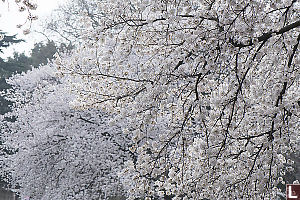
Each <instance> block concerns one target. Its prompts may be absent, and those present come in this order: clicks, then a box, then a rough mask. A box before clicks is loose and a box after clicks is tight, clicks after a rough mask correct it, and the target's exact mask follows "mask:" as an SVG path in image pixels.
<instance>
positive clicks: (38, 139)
mask: <svg viewBox="0 0 300 200" xmlns="http://www.w3.org/2000/svg"><path fill="white" fill-rule="evenodd" d="M55 71H56V70H55V68H53V67H51V66H50V65H46V66H44V67H41V68H39V69H38V68H34V69H32V70H31V71H29V72H27V73H26V74H24V73H23V74H19V75H15V76H13V77H12V78H10V79H9V80H7V81H8V83H9V84H11V85H12V87H13V89H12V90H11V91H7V92H6V94H5V95H6V98H7V99H8V100H11V101H13V102H16V103H15V104H14V106H13V107H12V112H10V113H8V114H6V115H4V116H2V122H1V141H3V145H2V146H1V149H2V152H6V153H5V154H3V153H2V155H1V162H0V163H1V169H2V171H1V175H2V176H4V177H6V182H8V183H9V184H10V186H11V189H12V190H13V191H15V192H18V193H19V194H20V196H21V197H30V199H39V200H41V199H107V198H108V197H111V196H118V195H122V194H123V187H122V185H121V183H120V180H119V178H118V175H117V173H118V172H119V171H120V169H121V166H122V165H123V164H124V161H125V160H127V159H128V158H127V157H128V155H129V150H128V146H127V145H128V144H129V139H128V136H127V135H124V134H123V133H121V131H120V128H119V127H118V126H116V125H113V124H110V125H108V123H110V122H109V118H108V117H107V114H105V113H104V112H101V111H99V110H95V109H88V110H84V111H75V110H73V109H72V108H70V106H69V104H68V102H69V101H70V100H71V99H72V98H73V97H72V95H71V94H70V93H69V92H68V91H66V90H65V86H64V85H65V83H66V80H65V79H60V78H58V77H56V76H55Z"/></svg>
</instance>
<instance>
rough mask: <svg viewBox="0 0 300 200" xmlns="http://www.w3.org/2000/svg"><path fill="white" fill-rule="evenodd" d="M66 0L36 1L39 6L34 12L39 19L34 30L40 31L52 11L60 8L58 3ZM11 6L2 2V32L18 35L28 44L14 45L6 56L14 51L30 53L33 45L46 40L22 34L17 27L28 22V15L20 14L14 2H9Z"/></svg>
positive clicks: (0, 4) (36, 35) (0, 9)
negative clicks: (39, 28) (39, 27)
mask: <svg viewBox="0 0 300 200" xmlns="http://www.w3.org/2000/svg"><path fill="white" fill-rule="evenodd" d="M64 1H65V0H60V1H59V0H35V2H36V3H37V4H38V8H37V10H36V11H34V14H36V15H38V17H39V19H38V20H37V21H35V22H34V24H33V25H34V26H33V28H32V30H33V31H34V30H35V29H37V30H38V26H40V25H41V24H42V22H43V20H44V19H45V18H46V17H47V16H49V15H50V14H51V11H52V10H54V9H55V8H57V7H58V2H60V3H61V2H64ZM8 2H10V3H9V4H7V2H6V3H2V1H1V2H0V15H1V17H0V30H1V31H4V32H8V34H10V35H13V34H18V36H17V37H18V38H22V39H25V40H26V41H27V42H26V43H24V42H23V43H22V44H18V45H14V46H12V47H11V48H9V49H8V50H7V51H5V55H6V56H8V55H12V52H13V51H14V50H17V51H19V52H23V51H27V52H28V51H29V50H30V49H31V48H32V47H33V44H34V43H36V42H39V41H41V40H43V39H45V38H43V36H42V35H38V34H29V35H26V36H24V35H23V33H22V29H18V28H17V27H16V26H17V25H18V24H23V23H24V22H25V20H26V17H27V16H26V13H20V12H18V7H17V6H16V4H15V2H14V0H8Z"/></svg>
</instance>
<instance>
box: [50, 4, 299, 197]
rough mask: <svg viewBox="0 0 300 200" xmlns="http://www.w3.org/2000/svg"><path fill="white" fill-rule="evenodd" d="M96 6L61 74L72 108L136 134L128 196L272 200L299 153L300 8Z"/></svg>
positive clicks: (126, 178)
mask: <svg viewBox="0 0 300 200" xmlns="http://www.w3.org/2000/svg"><path fill="white" fill-rule="evenodd" d="M98 5H99V6H98V8H99V13H102V15H101V16H100V18H101V20H100V21H99V24H98V26H96V27H95V26H93V21H92V20H91V18H89V17H88V16H87V17H86V19H85V21H84V23H85V24H86V29H85V31H84V32H82V33H81V34H82V38H84V42H83V43H82V45H81V46H80V47H78V49H77V50H76V51H74V52H73V54H72V56H60V57H58V58H57V59H56V61H55V65H56V67H57V68H58V70H59V76H67V77H69V82H70V85H69V86H68V87H69V89H70V90H71V91H72V92H73V93H74V95H75V96H76V99H75V100H74V101H72V102H71V105H72V106H73V108H75V109H87V110H89V109H92V108H93V109H99V110H101V111H103V112H106V113H109V114H110V116H112V117H111V118H112V121H114V122H115V123H116V124H119V125H120V126H121V127H122V131H123V132H124V133H125V134H128V135H130V136H132V142H133V143H134V145H133V146H131V147H130V151H131V152H132V153H134V154H135V155H136V156H137V157H136V159H133V160H129V161H128V162H126V167H125V168H124V170H123V171H122V173H120V177H121V178H122V180H123V183H124V187H125V189H126V190H127V191H128V195H129V199H135V198H143V199H171V198H172V199H204V198H207V199H274V198H275V195H276V193H277V191H278V189H277V188H276V186H277V184H278V183H279V182H280V181H282V178H281V176H282V175H283V174H284V173H285V171H287V170H292V167H291V164H292V162H291V161H289V160H286V159H285V156H286V155H288V154H289V153H291V152H297V151H299V147H300V145H299V141H300V139H299V136H300V134H299V128H300V127H299V113H300V112H299V107H300V105H299V104H300V96H299V94H300V91H299V88H300V87H299V74H300V73H299V41H300V34H299V27H300V20H299V13H300V12H299V9H300V4H299V1H297V0H278V1H261V0H255V1H250V0H246V1H235V0H205V1H204V0H200V1H199V0H197V1H196V0H181V1H178V0H153V1H149V0H135V1H132V0H130V1H129V0H122V1H121V0H114V1H111V0H109V1H108V0H107V1H106V0H103V1H99V2H98ZM70 77H73V78H70ZM73 80H76V82H74V81H73Z"/></svg>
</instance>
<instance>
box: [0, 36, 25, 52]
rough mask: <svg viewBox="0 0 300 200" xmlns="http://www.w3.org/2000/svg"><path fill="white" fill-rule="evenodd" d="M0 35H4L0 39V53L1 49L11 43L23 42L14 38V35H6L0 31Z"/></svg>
mask: <svg viewBox="0 0 300 200" xmlns="http://www.w3.org/2000/svg"><path fill="white" fill-rule="evenodd" d="M0 35H4V38H3V39H2V40H0V53H3V49H4V48H7V47H9V46H10V45H11V44H15V43H20V42H24V40H20V39H17V38H16V35H6V33H4V32H2V31H0Z"/></svg>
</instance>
